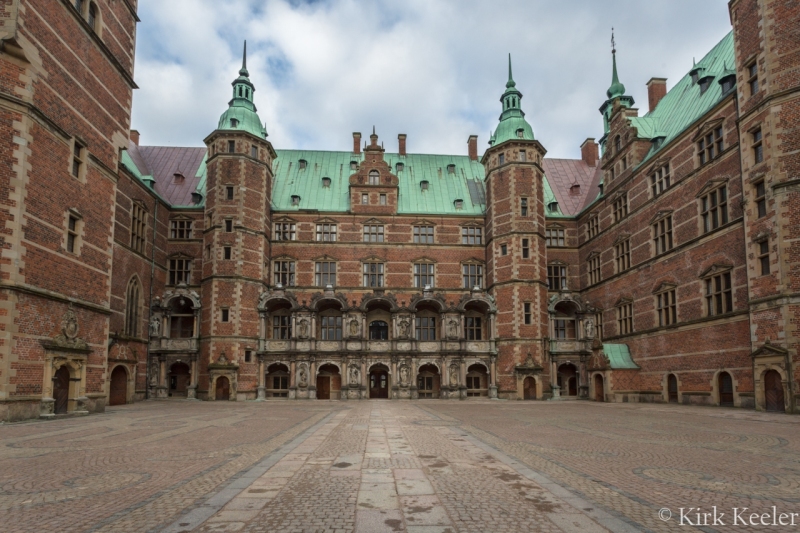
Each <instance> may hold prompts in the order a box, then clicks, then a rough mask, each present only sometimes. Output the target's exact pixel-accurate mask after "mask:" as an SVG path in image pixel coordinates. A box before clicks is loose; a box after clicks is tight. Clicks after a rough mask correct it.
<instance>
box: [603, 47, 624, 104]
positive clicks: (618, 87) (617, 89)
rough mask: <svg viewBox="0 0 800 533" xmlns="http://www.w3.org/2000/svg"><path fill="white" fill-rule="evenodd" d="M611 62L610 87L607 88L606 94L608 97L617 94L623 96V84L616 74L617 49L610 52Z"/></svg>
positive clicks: (614, 96) (616, 95) (613, 96)
mask: <svg viewBox="0 0 800 533" xmlns="http://www.w3.org/2000/svg"><path fill="white" fill-rule="evenodd" d="M611 58H612V59H611V62H612V63H613V64H614V67H613V72H612V74H611V87H609V88H608V91H606V94H607V95H608V97H609V99H611V98H616V97H618V96H623V95H624V94H625V86H624V85H622V83H620V81H619V77H618V76H617V51H616V50H613V51H612V52H611Z"/></svg>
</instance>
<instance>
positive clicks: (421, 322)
mask: <svg viewBox="0 0 800 533" xmlns="http://www.w3.org/2000/svg"><path fill="white" fill-rule="evenodd" d="M436 322H437V321H436V313H434V312H433V311H429V310H426V311H421V312H419V313H417V314H416V316H415V317H414V338H415V339H416V340H418V341H422V342H425V341H435V340H437V337H438V335H437V323H436Z"/></svg>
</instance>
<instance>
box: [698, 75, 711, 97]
mask: <svg viewBox="0 0 800 533" xmlns="http://www.w3.org/2000/svg"><path fill="white" fill-rule="evenodd" d="M713 79H714V77H713V76H705V77H704V78H703V79H701V80H700V94H705V92H706V91H707V90H708V88H709V87H710V86H711V80H713Z"/></svg>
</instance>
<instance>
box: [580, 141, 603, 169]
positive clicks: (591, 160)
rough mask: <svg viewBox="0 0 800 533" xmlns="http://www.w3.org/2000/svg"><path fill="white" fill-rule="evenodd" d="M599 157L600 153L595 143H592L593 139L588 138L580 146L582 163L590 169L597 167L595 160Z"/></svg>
mask: <svg viewBox="0 0 800 533" xmlns="http://www.w3.org/2000/svg"><path fill="white" fill-rule="evenodd" d="M599 157H600V152H599V150H598V147H597V143H596V142H594V139H593V138H591V137H589V138H588V139H586V140H585V141H583V144H582V145H581V159H583V162H584V163H586V164H587V165H589V166H590V167H595V166H597V160H598V159H599Z"/></svg>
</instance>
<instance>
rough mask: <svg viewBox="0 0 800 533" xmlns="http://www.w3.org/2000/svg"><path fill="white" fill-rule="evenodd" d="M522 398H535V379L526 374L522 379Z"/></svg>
mask: <svg viewBox="0 0 800 533" xmlns="http://www.w3.org/2000/svg"><path fill="white" fill-rule="evenodd" d="M522 398H523V399H525V400H535V399H536V379H535V378H534V377H533V376H528V377H526V378H525V379H524V380H523V381H522Z"/></svg>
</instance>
